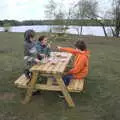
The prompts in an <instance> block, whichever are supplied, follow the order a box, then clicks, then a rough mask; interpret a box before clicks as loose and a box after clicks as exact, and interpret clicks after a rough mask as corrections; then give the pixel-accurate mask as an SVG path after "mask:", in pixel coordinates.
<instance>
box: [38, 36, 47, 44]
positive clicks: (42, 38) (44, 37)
mask: <svg viewBox="0 0 120 120" xmlns="http://www.w3.org/2000/svg"><path fill="white" fill-rule="evenodd" d="M38 40H39V42H40V43H41V44H42V45H47V37H46V36H40V37H39V39H38Z"/></svg>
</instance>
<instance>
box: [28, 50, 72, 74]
mask: <svg viewBox="0 0 120 120" xmlns="http://www.w3.org/2000/svg"><path fill="white" fill-rule="evenodd" d="M71 57H72V54H70V53H66V52H51V55H50V57H49V58H48V59H44V60H43V61H42V62H43V63H39V64H37V65H34V66H33V67H32V68H31V69H30V71H39V72H40V73H52V74H58V73H61V74H62V73H63V72H64V70H65V68H66V66H67V64H68V63H69V61H70V59H71Z"/></svg>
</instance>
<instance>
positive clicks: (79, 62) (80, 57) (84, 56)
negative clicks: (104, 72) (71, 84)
mask: <svg viewBox="0 0 120 120" xmlns="http://www.w3.org/2000/svg"><path fill="white" fill-rule="evenodd" d="M60 50H61V51H65V52H69V53H72V54H73V55H75V59H74V64H73V68H72V69H71V70H70V71H69V72H68V74H72V75H73V77H74V78H76V79H84V78H85V77H86V76H87V74H88V55H89V51H87V50H85V51H79V50H76V49H73V48H60Z"/></svg>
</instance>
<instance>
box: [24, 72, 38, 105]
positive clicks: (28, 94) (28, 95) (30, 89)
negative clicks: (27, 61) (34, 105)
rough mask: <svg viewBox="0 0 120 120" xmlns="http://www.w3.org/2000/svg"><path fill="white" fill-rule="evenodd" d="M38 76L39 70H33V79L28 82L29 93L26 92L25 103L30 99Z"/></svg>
mask: <svg viewBox="0 0 120 120" xmlns="http://www.w3.org/2000/svg"><path fill="white" fill-rule="evenodd" d="M37 77H38V72H33V74H32V79H31V81H30V83H29V84H28V87H27V88H28V89H27V93H26V96H25V99H24V101H23V104H25V103H27V102H29V101H30V99H31V96H32V92H33V89H34V87H35V83H36V80H37Z"/></svg>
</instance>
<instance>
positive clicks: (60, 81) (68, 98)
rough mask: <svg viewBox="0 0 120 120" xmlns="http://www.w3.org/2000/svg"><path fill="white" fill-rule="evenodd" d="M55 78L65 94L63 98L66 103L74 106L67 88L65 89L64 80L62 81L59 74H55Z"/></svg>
mask: <svg viewBox="0 0 120 120" xmlns="http://www.w3.org/2000/svg"><path fill="white" fill-rule="evenodd" d="M56 80H57V82H58V84H59V86H60V88H61V92H62V93H63V95H64V96H65V100H66V102H67V103H68V105H69V106H70V107H75V104H74V102H73V100H72V98H71V96H70V94H69V93H68V90H67V88H66V86H65V84H64V82H63V80H62V78H61V76H59V75H58V76H56Z"/></svg>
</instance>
